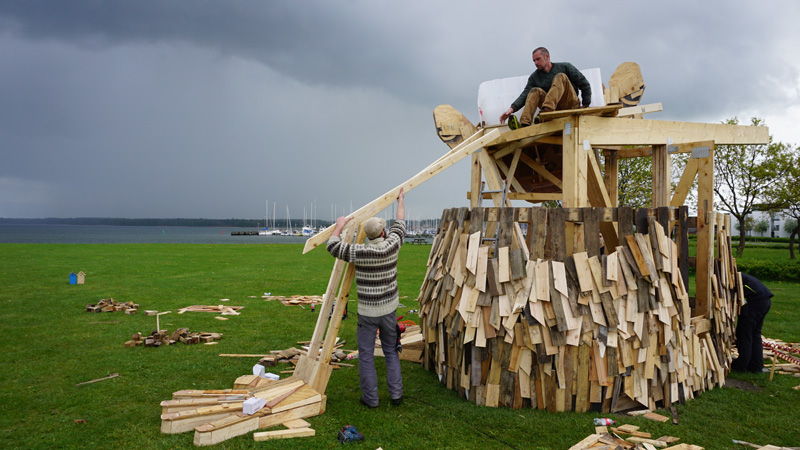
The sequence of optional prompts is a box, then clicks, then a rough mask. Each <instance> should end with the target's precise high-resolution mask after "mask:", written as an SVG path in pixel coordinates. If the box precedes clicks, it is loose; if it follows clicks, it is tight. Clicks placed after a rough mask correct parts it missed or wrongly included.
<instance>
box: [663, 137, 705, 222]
mask: <svg viewBox="0 0 800 450" xmlns="http://www.w3.org/2000/svg"><path fill="white" fill-rule="evenodd" d="M713 146H714V141H703V142H692V143H688V144H683V145H681V146H680V148H679V150H678V151H677V152H673V151H672V149H670V151H671V152H672V153H688V152H691V151H692V150H693V149H698V151H702V148H703V147H709V148H711V147H713ZM699 165H700V159H699V158H689V161H687V163H686V167H685V168H684V170H683V174H682V175H681V179H680V181H678V186H677V187H676V188H675V192H674V193H673V194H672V200H671V201H670V206H674V207H679V206H681V205H683V204H684V202H686V197H688V196H689V191H691V190H692V185H693V184H694V180H695V177H696V176H697V169H698V167H699Z"/></svg>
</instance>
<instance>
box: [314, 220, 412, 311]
mask: <svg viewBox="0 0 800 450" xmlns="http://www.w3.org/2000/svg"><path fill="white" fill-rule="evenodd" d="M405 235H406V223H405V222H404V221H402V220H395V221H394V223H393V224H392V226H391V227H390V228H389V233H388V234H387V235H386V238H377V239H370V241H369V243H368V244H347V243H345V242H342V240H341V239H340V238H339V237H338V236H331V238H330V239H329V240H328V246H327V249H328V252H330V254H331V255H333V256H334V257H336V258H339V259H341V260H344V261H347V262H349V263H351V264H353V265H355V267H356V292H358V314H359V315H362V316H366V317H380V316H384V315H386V314H389V313H391V312H393V311H395V310H396V309H397V306H398V304H399V302H400V297H399V295H398V292H397V255H398V253H399V252H400V246H401V245H403V237H405Z"/></svg>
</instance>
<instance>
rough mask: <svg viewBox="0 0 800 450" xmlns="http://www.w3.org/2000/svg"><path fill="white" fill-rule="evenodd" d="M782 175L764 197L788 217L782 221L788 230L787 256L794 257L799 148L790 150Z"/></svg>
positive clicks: (798, 206)
mask: <svg viewBox="0 0 800 450" xmlns="http://www.w3.org/2000/svg"><path fill="white" fill-rule="evenodd" d="M786 165H787V166H788V167H787V170H786V171H785V173H784V175H783V176H782V177H781V178H780V179H778V180H776V181H775V183H773V184H772V185H770V186H769V189H768V190H767V192H766V199H767V201H769V202H770V205H771V206H772V207H773V208H777V209H780V210H781V213H782V214H783V215H784V216H785V217H789V218H790V219H789V220H787V221H786V222H784V229H786V230H787V231H789V257H790V258H791V259H794V239H795V237H797V235H798V228H799V227H798V226H797V224H798V223H800V149H794V150H793V151H791V153H790V154H789V156H788V158H787V162H786Z"/></svg>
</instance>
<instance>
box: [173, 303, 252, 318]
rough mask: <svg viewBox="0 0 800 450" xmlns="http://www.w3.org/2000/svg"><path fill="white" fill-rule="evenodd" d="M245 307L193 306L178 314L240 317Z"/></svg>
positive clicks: (179, 311) (183, 309)
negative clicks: (207, 313)
mask: <svg viewBox="0 0 800 450" xmlns="http://www.w3.org/2000/svg"><path fill="white" fill-rule="evenodd" d="M242 308H244V306H225V305H216V306H215V305H192V306H187V307H185V308H181V309H179V310H178V314H183V313H185V312H211V313H218V314H222V315H223V316H226V315H232V316H238V315H239V314H240V313H239V310H240V309H242Z"/></svg>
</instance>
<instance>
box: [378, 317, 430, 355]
mask: <svg viewBox="0 0 800 450" xmlns="http://www.w3.org/2000/svg"><path fill="white" fill-rule="evenodd" d="M400 344H401V345H402V346H403V350H402V351H401V352H400V359H402V360H405V361H411V362H415V363H418V362H422V350H423V348H424V347H425V344H424V342H423V339H422V329H421V328H420V326H419V325H414V326H410V327H406V331H405V332H404V333H403V334H402V335H401V338H400ZM375 356H383V348H382V345H381V340H380V337H378V338H376V339H375Z"/></svg>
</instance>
